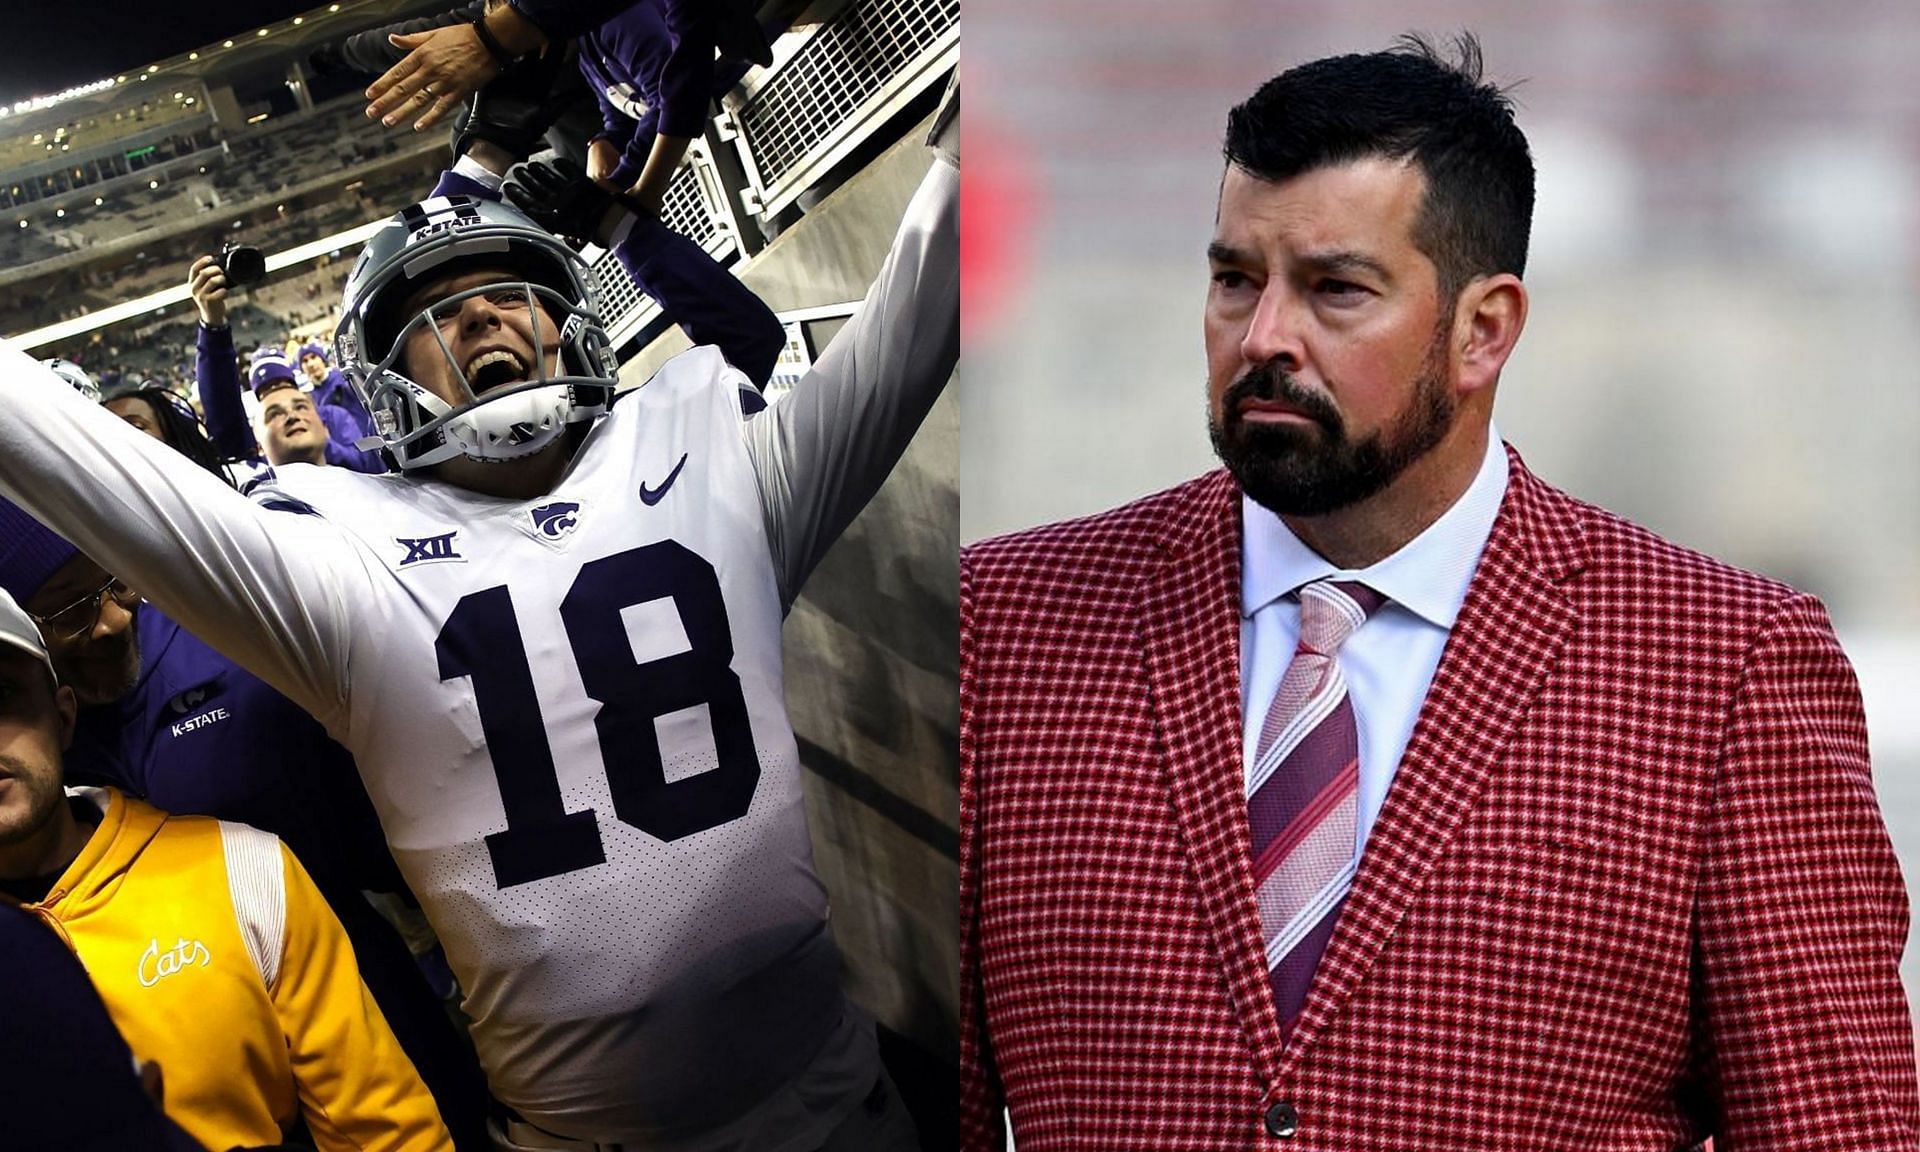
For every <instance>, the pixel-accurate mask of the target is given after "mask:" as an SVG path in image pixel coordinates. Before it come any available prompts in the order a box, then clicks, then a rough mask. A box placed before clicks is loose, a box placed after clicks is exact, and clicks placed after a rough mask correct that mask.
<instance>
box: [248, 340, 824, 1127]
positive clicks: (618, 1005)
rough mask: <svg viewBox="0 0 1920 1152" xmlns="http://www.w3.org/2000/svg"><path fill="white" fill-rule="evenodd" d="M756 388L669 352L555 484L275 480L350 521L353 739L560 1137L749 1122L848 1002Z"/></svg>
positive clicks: (723, 369) (709, 364)
mask: <svg viewBox="0 0 1920 1152" xmlns="http://www.w3.org/2000/svg"><path fill="white" fill-rule="evenodd" d="M744 383H745V378H744V377H742V376H741V375H740V374H739V373H737V372H735V371H733V370H732V369H730V368H728V367H727V366H726V365H725V363H724V362H723V361H722V360H721V359H720V356H719V353H718V352H717V351H716V350H714V349H711V348H702V349H696V350H694V351H693V352H689V353H686V354H685V355H683V356H681V357H679V358H677V359H675V360H674V361H673V362H671V363H670V364H668V365H667V366H666V367H665V368H663V369H662V370H661V372H660V373H659V375H657V376H655V377H654V378H653V380H652V381H651V382H649V384H648V385H647V386H646V387H645V388H642V389H639V390H638V391H636V392H630V393H628V394H626V395H625V396H623V397H622V398H621V399H620V402H619V403H617V404H616V405H614V407H613V410H612V411H611V412H610V413H609V414H608V415H607V416H606V417H604V418H603V419H602V420H600V421H599V422H598V423H597V424H596V425H595V426H594V428H593V429H592V431H591V432H590V433H589V434H588V436H587V439H586V441H585V443H584V444H583V445H582V446H581V448H580V450H579V452H578V454H577V455H576V456H575V457H574V460H573V463H572V465H571V467H570V468H569V470H568V472H567V474H566V475H565V477H564V478H563V479H562V480H561V482H560V483H559V484H558V485H557V486H556V487H555V488H554V490H553V491H552V492H551V493H549V494H547V495H545V496H541V497H539V498H537V499H533V500H527V501H508V500H500V499H495V498H492V497H486V496H479V495H475V494H474V493H471V492H468V491H465V490H463V489H460V488H455V487H452V486H450V485H445V484H421V483H419V482H418V481H414V480H407V479H402V478H397V477H382V476H368V475H363V474H360V473H356V472H351V471H348V470H346V469H343V468H316V467H311V466H303V465H296V466H292V467H287V468H283V469H281V470H280V471H279V476H278V479H277V480H276V481H274V482H271V483H269V484H267V485H263V486H262V487H260V488H259V489H256V493H255V498H256V499H257V500H260V501H261V502H263V503H267V504H268V505H269V506H274V505H276V504H284V503H287V498H288V497H291V498H292V499H293V500H296V501H298V502H299V503H301V504H304V505H306V506H308V507H310V508H312V509H314V510H315V511H316V512H317V513H318V514H319V515H320V516H322V517H324V518H326V519H327V520H329V521H332V522H334V523H336V524H339V525H341V526H343V527H345V528H346V529H348V531H349V532H351V534H352V537H353V540H354V541H355V543H356V544H357V546H358V549H359V551H360V553H361V554H360V561H361V564H362V565H363V566H364V569H365V573H366V577H367V580H368V586H367V587H365V588H355V589H352V590H351V594H350V595H349V596H348V597H346V599H345V600H344V602H343V606H344V607H345V608H346V609H347V611H348V613H349V616H350V618H351V621H352V623H351V628H350V632H351V635H352V641H351V645H352V647H351V650H350V652H349V654H348V657H347V659H348V663H349V665H350V667H351V668H352V670H353V671H352V679H351V682H350V695H349V708H348V712H347V715H346V717H345V729H344V731H341V732H339V733H337V735H338V736H339V738H340V739H341V740H342V742H343V743H345V744H346V746H347V747H348V748H350V749H351V750H352V751H353V753H354V757H355V759H356V760H357V761H358V762H359V764H360V766H361V773H362V775H363V776H364V778H365V780H366V785H367V792H368V795H370V796H371V797H372V798H373V802H374V806H375V807H376V808H377V809H378V811H379V813H380V820H381V824H382V825H383V827H384V828H385V829H386V834H387V842H388V844H389V845H390V846H391V847H392V849H393V855H394V859H395V860H396V861H397V862H398V863H399V865H400V869H401V871H402V872H403V873H404V875H405V876H406V879H407V883H408V885H409V886H411V887H412V889H413V892H414V894H415V895H416V896H417V897H418V898H419V899H420V902H421V905H422V906H423V908H424V909H425V910H426V913H427V916H428V919H429V920H431V921H432V923H433V925H434V929H435V931H436V932H438V933H439V935H440V939H441V941H442V942H443V943H444V945H445V946H446V950H447V957H448V960H449V961H450V962H451V964H452V966H453V969H454V972H455V973H456V974H457V975H458V976H459V977H460V982H461V986H462V987H463V988H464V989H465V990H466V993H467V999H466V1002H465V1008H466V1011H467V1013H468V1015H470V1016H471V1017H472V1018H473V1029H474V1039H475V1043H476V1046H477V1048H478V1049H479V1051H480V1053H481V1055H482V1058H483V1060H484V1061H485V1063H486V1066H487V1074H488V1081H489V1083H490V1084H491V1085H492V1088H493V1091H494V1094H495V1095H496V1096H498V1097H499V1098H500V1099H501V1100H503V1101H504V1102H505V1103H507V1104H508V1105H509V1106H510V1107H512V1108H514V1109H515V1110H516V1111H518V1112H520V1113H522V1114H523V1115H525V1116H526V1117H527V1118H529V1119H531V1120H533V1121H534V1122H535V1123H540V1122H541V1121H542V1119H543V1118H557V1117H564V1118H565V1119H564V1120H561V1121H560V1122H559V1125H558V1130H561V1131H585V1132H590V1133H602V1134H611V1133H616V1132H617V1133H627V1134H628V1135H625V1136H623V1137H622V1138H623V1139H638V1138H639V1136H640V1135H641V1134H643V1133H649V1134H650V1133H657V1132H660V1131H673V1130H679V1129H684V1128H687V1127H697V1126H700V1125H702V1124H706V1125H713V1124H715V1123H717V1122H718V1121H721V1120H724V1119H727V1118H729V1117H732V1116H737V1115H739V1114H741V1113H742V1112H744V1111H746V1110H747V1109H749V1108H750V1107H751V1106H752V1105H753V1104H755V1103H757V1102H758V1101H760V1100H761V1099H763V1098H765V1097H766V1095H767V1094H768V1093H769V1092H770V1091H772V1090H773V1089H774V1088H775V1087H777V1086H779V1085H780V1084H783V1083H785V1082H786V1081H787V1080H790V1079H791V1078H792V1077H793V1076H794V1075H795V1074H796V1073H797V1072H798V1071H799V1069H800V1068H802V1067H804V1066H805V1064H806V1063H807V1061H808V1060H809V1059H810V1058H811V1057H812V1056H813V1055H814V1054H815V1053H816V1052H818V1051H819V1049H820V1047H821V1045H822V1044H823V1043H824V1042H825V1040H826V1038H827V1037H828V1035H829V1034H830V1033H831V1031H832V1029H833V1028H834V1027H835V1026H836V1025H837V1024H838V1023H839V1022H840V1019H841V1016H842V1013H843V1011H844V1005H843V1003H842V997H841V992H840V985H839V971H840V964H839V957H838V954H837V953H836V951H835V949H834V946H833V941H832V937H831V936H830V934H829V933H828V931H827V927H826V911H827V901H826V892H825V890H824V889H823V888H822V886H821V884H820V881H819V880H818V878H817V877H816V876H815V875H814V871H813V863H812V850H811V846H810V841H809V839H808V835H807V824H806V814H805V810H804V807H803V801H802V795H801V789H800V771H799V767H800V764H799V754H798V751H797V749H796V747H795V743H794V737H793V731H792V729H791V727H790V726H789V724H788V721H787V715H786V706H785V697H784V695H783V692H782V688H781V658H780V622H781V616H782V610H781V602H780V594H779V591H778V588H777V586H776V582H775V578H774V568H773V565H772V563H771V560H770V556H769V552H768V541H767V533H766V528H765V526H764V523H763V520H762V514H761V505H760V500H759V496H758V489H757V487H756V485H755V480H754V471H753V466H752V463H751V462H750V461H749V459H748V457H747V451H746V446H745V443H744V442H743V440H742V438H741V434H740V433H741V422H742V418H741V404H740V394H739V391H738V388H739V386H740V385H742V384H744ZM723 1064H724V1065H727V1066H728V1072H729V1074H728V1075H726V1076H715V1075H713V1072H714V1070H715V1068H716V1067H718V1066H721V1065H723ZM616 1088H618V1089H620V1091H615V1090H614V1089H616ZM622 1100H624V1101H633V1102H637V1101H646V1102H648V1105H649V1107H655V1108H658V1109H660V1111H659V1113H658V1114H627V1115H623V1114H618V1107H617V1102H620V1101H622ZM547 1126H553V1123H552V1121H551V1119H550V1120H549V1123H548V1125H547Z"/></svg>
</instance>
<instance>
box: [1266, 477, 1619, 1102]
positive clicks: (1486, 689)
mask: <svg viewBox="0 0 1920 1152" xmlns="http://www.w3.org/2000/svg"><path fill="white" fill-rule="evenodd" d="M1508 455H1509V458H1510V465H1509V466H1510V473H1509V481H1508V485H1507V494H1506V497H1505V499H1504V500H1503V501H1502V503H1501V507H1500V513H1499V516H1498V517H1497V518H1496V519H1495V521H1494V525H1493V532H1492V534H1491V536H1490V537H1489V538H1488V541H1487V548H1486V551H1485V553H1483V554H1482V556H1481V560H1480V566H1479V568H1478V569H1477V570H1476V571H1475V573H1474V577H1473V582H1472V584H1471V585H1470V586H1469V587H1468V590H1467V598H1466V601H1465V603H1464V604H1462V605H1461V608H1460V615H1459V618H1458V619H1457V620H1456V621H1455V622H1454V627H1453V635H1452V636H1451V637H1449V638H1448V640H1447V646H1446V651H1445V653H1444V654H1443V655H1442V656H1441V659H1440V666H1439V668H1438V669H1436V670H1435V672H1434V677H1433V685H1432V687H1431V688H1429V689H1428V691H1427V699H1426V703H1425V704H1424V705H1423V706H1422V708H1421V710H1420V716H1419V719H1418V720H1417V721H1416V722H1415V724H1414V729H1413V735H1412V737H1411V738H1410V739H1409V740H1408V742H1407V750H1406V753H1405V755H1404V756H1402V758H1401V761H1400V768H1399V771H1398V772H1397V773H1396V774H1395V776H1394V781H1393V786H1392V787H1391V788H1390V789H1389V790H1388V792H1387V798H1386V802H1385V805H1384V806H1383V807H1382V808H1381V810H1380V817H1379V819H1378V821H1377V822H1376V823H1375V824H1374V828H1373V832H1372V834H1371V835H1370V836H1369V838H1368V840H1367V844H1366V848H1365V851H1364V853H1363V854H1362V856H1361V860H1360V868H1359V871H1358V873H1357V874H1356V875H1355V877H1354V881H1353V887H1352V889H1351V890H1350V891H1349V892H1348V894H1347V902H1346V905H1345V907H1344V908H1343V909H1342V911H1341V914H1340V920H1339V923H1338V924H1337V925H1336V927H1335V928H1334V933H1333V936H1332V938H1331V939H1330V940H1329V941H1328V943H1327V950H1326V952H1325V954H1324V955H1323V956H1322V957H1321V961H1320V967H1319V970H1318V971H1317V972H1316V973H1315V976H1314V983H1313V986H1312V988H1311V989H1310V990H1309V991H1308V994H1307V1002H1306V1004H1305V1005H1304V1007H1303V1009H1302V1011H1301V1016H1300V1020H1299V1022H1298V1023H1297V1025H1296V1026H1295V1028H1294V1031H1293V1034H1292V1036H1291V1037H1290V1038H1289V1040H1288V1044H1287V1050H1286V1052H1285V1054H1284V1056H1283V1057H1282V1059H1281V1061H1280V1065H1281V1066H1280V1070H1279V1071H1280V1074H1281V1075H1285V1074H1286V1073H1287V1072H1290V1071H1291V1070H1292V1068H1293V1067H1294V1065H1296V1064H1297V1063H1298V1062H1299V1060H1300V1058H1301V1053H1302V1052H1303V1051H1305V1050H1306V1049H1307V1048H1308V1047H1310V1046H1311V1045H1312V1043H1313V1041H1314V1039H1315V1038H1316V1037H1317V1036H1318V1035H1319V1034H1320V1033H1321V1032H1323V1031H1324V1030H1325V1029H1326V1027H1327V1025H1328V1023H1329V1022H1330V1021H1331V1020H1332V1019H1333V1018H1334V1017H1335V1016H1336V1015H1337V1014H1338V1013H1339V1012H1340V1010H1341V1009H1342V1007H1343V1006H1344V1005H1345V1004H1346V1002H1347V1000H1348V999H1349V998H1350V997H1351V996H1352V994H1353V991H1354V989H1355V988H1356V987H1358V985H1359V984H1360V982H1361V981H1362V980H1363V979H1365V978H1366V975H1367V972H1368V970H1369V969H1370V968H1371V967H1372V966H1373V962H1374V960H1375V959H1376V958H1377V957H1378V956H1379V954H1380V950H1381V948H1382V947H1384V946H1385V945H1386V943H1387V940H1388V938H1389V937H1391V936H1392V934H1393V931H1394V929H1395V927H1396V926H1397V925H1398V924H1399V923H1400V919H1401V917H1402V916H1404V915H1405V914H1406V911H1407V907H1408V905H1409V904H1411V903H1412V901H1413V898H1414V896H1415V894H1416V893H1417V892H1418V891H1419V889H1420V885H1421V883H1422V882H1423V881H1424V880H1425V878H1426V875H1427V872H1428V870H1429V869H1430V868H1431V867H1432V866H1433V863H1434V861H1435V860H1436V859H1437V858H1438V856H1439V855H1440V853H1441V852H1442V851H1444V850H1445V849H1446V847H1447V845H1448V843H1449V842H1451V840H1452V838H1453V835H1454V833H1455V831H1456V830H1457V829H1458V828H1459V826H1460V823H1461V820H1462V819H1463V818H1464V817H1465V815H1466V813H1467V812H1468V810H1469V809H1470V808H1471V807H1472V805H1473V802H1474V800H1475V798H1476V797H1477V796H1478V795H1479V793H1480V788H1481V785H1482V784H1483V783H1484V782H1485V780H1486V777H1487V773H1488V771H1489V769H1491V768H1492V766H1493V764H1494V763H1495V762H1496V761H1497V760H1498V759H1499V757H1500V754H1501V752H1502V750H1503V749H1504V748H1505V747H1506V745H1507V742H1508V740H1509V739H1510V738H1511V737H1512V735H1513V733H1514V730H1515V729H1516V727H1517V726H1518V724H1519V722H1520V719H1521V717H1522V716H1524V715H1525V713H1526V711H1527V707H1528V705H1529V704H1530V703H1531V702H1532V700H1533V698H1534V696H1535V695H1536V694H1537V692H1538V691H1539V689H1540V685H1541V684H1542V683H1543V682H1544V680H1545V679H1546V676H1547V672H1548V670H1549V669H1550V668H1551V667H1552V666H1553V663H1554V661H1555V659H1556V658H1557V656H1558V655H1559V652H1560V649H1561V646H1562V644H1563V643H1564V642H1565V640H1566V637H1567V634H1568V632H1569V630H1570V629H1571V627H1572V626H1573V624H1574V622H1575V621H1576V619H1577V613H1576V611H1575V609H1574V608H1573V606H1572V604H1571V603H1570V602H1569V601H1568V599H1567V597H1566V595H1565V593H1564V592H1563V591H1562V590H1561V589H1560V588H1559V587H1558V584H1559V583H1560V582H1561V581H1563V580H1565V579H1566V578H1568V577H1569V576H1571V575H1572V574H1573V573H1575V572H1577V571H1578V570H1579V568H1580V566H1581V562H1582V561H1581V552H1580V541H1579V530H1578V527H1577V522H1576V517H1575V514H1574V512H1573V511H1572V505H1571V503H1570V502H1569V501H1568V500H1567V499H1566V498H1565V497H1564V496H1561V495H1560V494H1559V493H1557V492H1554V491H1553V490H1552V489H1550V488H1548V487H1547V486H1546V485H1545V484H1543V483H1541V482H1540V481H1539V480H1538V479H1536V478H1535V477H1534V476H1533V474H1532V473H1530V472H1528V471H1527V470H1526V467H1525V465H1523V464H1522V463H1521V461H1520V458H1519V456H1518V454H1516V453H1514V452H1513V451H1512V449H1511V448H1509V449H1508ZM1256 931H1257V929H1256Z"/></svg>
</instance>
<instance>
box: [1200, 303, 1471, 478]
mask: <svg viewBox="0 0 1920 1152" xmlns="http://www.w3.org/2000/svg"><path fill="white" fill-rule="evenodd" d="M1445 349H1446V344H1445V342H1444V336H1442V337H1440V338H1437V339H1436V340H1435V342H1434V345H1433V347H1431V348H1429V350H1428V354H1427V357H1426V360H1425V362H1424V363H1422V364H1421V366H1420V375H1419V376H1418V377H1417V378H1416V380H1415V381H1414V392H1413V398H1412V400H1411V401H1410V402H1409V403H1408V405H1407V407H1406V409H1405V410H1404V411H1402V412H1401V413H1400V414H1399V416H1397V417H1396V418H1395V419H1394V420H1393V422H1392V423H1391V424H1389V425H1387V426H1386V427H1384V428H1382V429H1380V430H1379V431H1377V432H1374V433H1373V434H1372V435H1369V436H1367V437H1365V438H1364V439H1360V440H1354V439H1352V438H1351V437H1350V436H1349V435H1348V434H1347V428H1346V422H1345V421H1344V420H1343V419H1342V418H1341V416H1340V412H1339V410H1338V409H1337V408H1335V407H1334V406H1333V402H1332V401H1331V400H1329V399H1328V398H1327V397H1326V396H1325V395H1324V394H1322V393H1319V392H1315V391H1312V390H1310V389H1308V388H1307V387H1305V386H1304V385H1302V384H1301V383H1300V382H1299V381H1298V380H1296V379H1294V378H1293V376H1291V375H1290V374H1288V373H1287V372H1286V371H1285V370H1284V369H1282V368H1280V367H1279V366H1278V365H1277V364H1275V363H1274V362H1273V361H1268V362H1267V363H1265V364H1261V365H1258V366H1256V367H1255V368H1253V369H1251V370H1249V371H1248V372H1247V373H1246V374H1245V375H1243V376H1241V377H1240V378H1239V379H1238V380H1235V381H1234V382H1233V384H1232V385H1231V386H1229V387H1228V388H1227V391H1226V395H1225V396H1223V397H1222V398H1221V405H1220V409H1221V415H1220V417H1219V419H1217V420H1213V419H1210V420H1209V421H1208V426H1207V432H1208V435H1209V437H1210V438H1211V439H1212V440H1213V451H1214V453H1215V455H1217V456H1219V457H1220V461H1221V463H1223V464H1225V465H1226V466H1227V470H1228V471H1229V472H1231V473H1233V478H1234V479H1235V480H1238V481H1239V482H1240V487H1241V488H1242V489H1243V490H1245V492H1246V493H1247V495H1248V496H1250V497H1252V498H1253V501H1254V502H1255V503H1256V504H1259V505H1260V506H1261V507H1263V508H1266V509H1268V510H1269V511H1272V512H1274V513H1276V514H1278V515H1281V516H1324V515H1326V514H1327V513H1329V512H1337V511H1339V510H1340V509H1342V508H1347V507H1350V506H1351V505H1354V504H1357V503H1359V502H1360V501H1362V500H1365V499H1366V498H1368V497H1369V496H1372V495H1374V494H1375V493H1377V492H1379V491H1381V490H1382V489H1384V488H1385V487H1386V486H1387V485H1389V484H1391V483H1393V481H1394V480H1395V479H1397V478H1398V477H1399V476H1400V474H1401V473H1402V472H1405V471H1406V470H1407V468H1408V467H1409V466H1411V465H1412V464H1413V463H1414V461H1416V460H1419V459H1420V458H1421V457H1422V456H1425V455H1426V454H1427V453H1429V452H1431V451H1433V449H1434V448H1435V447H1436V446H1438V445H1439V443H1440V442H1441V441H1442V440H1444V439H1446V436H1447V433H1448V431H1450V430H1451V429H1452V427H1453V418H1454V413H1455V412H1456V410H1457V408H1458V405H1457V404H1456V403H1455V401H1454V399H1453V396H1452V394H1451V392H1450V391H1449V390H1448V387H1447V379H1446V368H1445V359H1444V355H1445ZM1253 399H1258V400H1270V401H1279V402H1280V403H1283V404H1286V405H1287V406H1288V407H1291V408H1293V409H1294V410H1295V411H1297V412H1299V413H1300V414H1301V415H1303V416H1305V417H1306V418H1307V419H1308V420H1310V421H1311V423H1310V424H1287V425H1277V426H1276V425H1265V424H1255V423H1251V422H1249V421H1248V420H1247V419H1246V418H1245V417H1244V416H1243V415H1242V414H1241V412H1240V406H1241V405H1242V404H1243V403H1244V402H1245V401H1247V400H1253Z"/></svg>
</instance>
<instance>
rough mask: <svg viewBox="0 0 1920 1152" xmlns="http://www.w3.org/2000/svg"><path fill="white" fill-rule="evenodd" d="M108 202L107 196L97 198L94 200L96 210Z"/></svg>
mask: <svg viewBox="0 0 1920 1152" xmlns="http://www.w3.org/2000/svg"><path fill="white" fill-rule="evenodd" d="M106 202H107V198H106V197H105V196H95V197H94V198H93V206H94V207H95V208H98V207H100V206H101V205H102V204H105V203H106Z"/></svg>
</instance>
